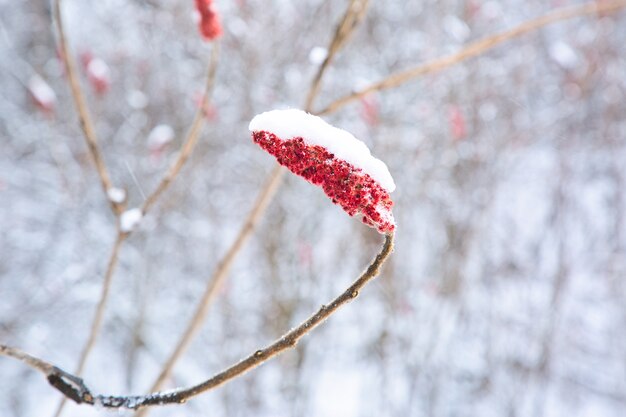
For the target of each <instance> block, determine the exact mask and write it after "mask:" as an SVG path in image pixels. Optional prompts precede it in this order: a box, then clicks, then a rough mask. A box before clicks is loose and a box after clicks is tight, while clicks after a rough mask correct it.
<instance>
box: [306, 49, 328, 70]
mask: <svg viewBox="0 0 626 417" xmlns="http://www.w3.org/2000/svg"><path fill="white" fill-rule="evenodd" d="M327 56H328V50H327V49H326V48H322V47H321V46H316V47H314V48H313V49H311V52H309V62H310V63H311V64H314V65H320V64H321V63H322V62H324V60H325V59H326V57H327Z"/></svg>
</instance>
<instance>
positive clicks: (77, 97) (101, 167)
mask: <svg viewBox="0 0 626 417" xmlns="http://www.w3.org/2000/svg"><path fill="white" fill-rule="evenodd" d="M61 1H62V0H55V1H54V20H55V22H56V27H57V33H58V36H59V48H60V50H61V54H60V55H61V59H62V60H63V63H64V65H65V70H66V71H67V78H68V81H69V83H70V89H71V90H72V97H73V99H74V104H75V105H76V111H77V113H78V119H79V121H80V127H81V128H82V130H83V133H84V135H85V140H86V142H87V147H88V148H89V153H90V154H91V157H92V159H93V162H94V164H95V165H96V171H97V172H98V177H99V178H100V184H101V186H102V189H103V191H104V195H105V197H106V199H107V201H108V202H109V205H110V206H111V210H113V213H114V214H115V215H116V216H119V214H120V213H121V212H122V209H123V206H122V205H120V204H119V203H117V202H115V201H113V200H112V199H111V198H109V197H108V191H109V190H110V189H112V188H113V184H112V182H111V178H110V176H109V172H108V170H107V167H106V164H105V162H104V159H103V157H102V152H101V151H100V147H99V146H98V137H97V134H96V129H95V127H94V125H93V122H92V120H91V115H90V114H89V108H88V107H87V101H86V100H85V96H84V94H83V91H82V89H81V86H80V81H79V79H78V75H77V74H76V64H75V62H74V58H73V57H72V55H71V53H70V48H69V46H68V42H67V38H66V36H65V28H64V25H63V16H62V13H61Z"/></svg>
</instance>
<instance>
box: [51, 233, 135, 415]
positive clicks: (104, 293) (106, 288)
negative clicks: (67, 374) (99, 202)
mask: <svg viewBox="0 0 626 417" xmlns="http://www.w3.org/2000/svg"><path fill="white" fill-rule="evenodd" d="M127 236H128V234H127V233H123V232H121V231H120V230H119V229H117V237H116V238H115V243H114V244H113V249H112V250H111V255H110V256H109V262H108V263H107V269H106V272H105V274H104V280H103V281H102V288H101V290H100V299H99V300H98V306H97V307H96V312H95V313H94V316H93V320H92V321H91V327H90V330H89V337H88V338H87V342H85V345H84V346H83V350H82V351H81V353H80V357H79V359H78V364H77V365H76V369H75V370H74V374H75V375H77V376H80V375H82V373H83V370H84V369H85V364H86V363H87V358H89V355H90V353H91V351H92V350H93V348H94V346H95V344H96V339H97V338H98V334H100V329H101V328H102V320H103V318H104V312H105V311H106V305H107V302H108V300H109V292H110V290H111V282H112V281H113V272H115V267H116V265H117V261H118V259H119V253H120V248H121V247H122V243H123V242H124V240H125V239H126V237H127ZM65 402H66V399H65V398H63V399H62V400H61V402H60V403H59V406H58V407H57V410H56V412H55V413H54V416H55V417H59V416H60V415H61V414H62V413H63V409H64V407H65Z"/></svg>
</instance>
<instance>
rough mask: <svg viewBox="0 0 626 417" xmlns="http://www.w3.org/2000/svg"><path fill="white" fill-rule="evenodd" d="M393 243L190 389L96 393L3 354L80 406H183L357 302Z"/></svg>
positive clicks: (3, 349) (8, 351)
mask: <svg viewBox="0 0 626 417" xmlns="http://www.w3.org/2000/svg"><path fill="white" fill-rule="evenodd" d="M393 242H394V235H393V234H388V235H386V236H385V242H384V244H383V246H382V248H381V250H380V252H379V253H378V254H377V255H376V257H375V258H374V259H373V260H372V262H371V264H370V265H369V266H368V267H367V269H366V270H365V272H363V273H362V274H361V276H360V277H359V278H357V279H356V281H354V282H353V283H352V285H350V286H349V287H348V288H347V289H346V290H345V291H343V292H342V293H341V294H340V295H339V296H337V297H336V298H335V299H333V300H332V301H331V302H330V303H328V304H327V305H322V307H320V309H319V310H318V311H317V312H316V313H314V314H313V315H312V316H310V317H309V318H308V319H306V320H305V321H303V322H302V323H300V324H299V325H298V326H297V327H295V328H293V329H292V330H290V331H289V332H287V333H286V334H285V335H284V336H282V337H281V338H279V339H277V340H275V341H274V342H273V343H271V344H269V345H267V346H266V347H265V348H263V349H259V350H256V351H255V352H253V353H252V354H250V355H249V356H248V357H246V358H245V359H243V360H241V361H240V362H238V363H236V364H234V365H232V366H230V367H229V368H227V369H225V370H224V371H222V372H219V373H217V374H215V375H214V376H213V377H211V378H209V379H207V380H206V381H204V382H202V383H200V384H197V385H194V386H192V387H190V388H184V389H176V390H172V391H166V392H154V393H151V394H147V395H131V396H125V395H100V394H94V393H92V392H91V390H90V389H89V388H88V387H87V386H86V385H85V383H84V382H83V380H82V379H81V378H79V377H77V376H75V375H72V374H70V373H67V372H65V371H63V370H62V369H60V368H58V367H56V366H54V365H52V364H50V363H48V362H45V361H43V360H41V359H39V358H35V357H33V356H31V355H28V354H27V353H24V352H22V351H20V350H18V349H15V348H11V347H8V346H5V345H2V344H0V354H3V355H6V356H10V357H12V358H15V359H18V360H20V361H22V362H24V363H25V364H27V365H28V366H31V367H32V368H34V369H37V370H38V371H40V372H42V373H43V374H45V375H46V377H47V379H48V382H49V383H50V384H51V385H52V386H54V387H55V388H56V389H58V390H59V391H60V392H62V393H63V394H64V395H65V396H66V397H67V398H70V399H71V400H73V401H75V402H77V403H79V404H90V405H97V406H101V407H106V408H128V409H138V408H141V407H148V406H154V405H165V404H175V403H184V402H186V401H187V400H189V399H190V398H192V397H195V396H196V395H199V394H201V393H203V392H206V391H209V390H211V389H213V388H216V387H218V386H220V385H223V384H225V383H227V382H229V381H231V380H233V379H234V378H236V377H237V376H239V375H241V374H243V373H245V372H247V371H249V370H251V369H253V368H256V367H257V366H259V365H261V364H263V363H264V362H266V361H268V360H269V359H271V358H273V357H275V356H277V355H279V354H280V353H281V352H283V351H285V350H287V349H289V348H292V347H295V346H296V345H297V343H298V341H299V340H300V339H301V338H302V337H304V336H305V335H306V334H307V333H309V332H310V331H311V330H313V329H314V328H315V327H317V326H318V325H320V324H321V323H323V322H324V321H325V320H326V319H328V317H330V316H331V315H332V314H333V313H335V312H336V311H337V310H339V308H340V307H342V306H343V305H345V304H346V303H348V302H349V301H351V300H353V299H355V298H356V297H357V296H358V295H359V292H360V291H361V289H362V288H363V287H364V286H365V285H366V284H367V283H368V282H369V281H371V280H372V279H373V278H375V277H376V276H377V275H378V274H379V273H380V268H381V267H382V265H383V264H384V262H385V261H386V260H387V258H388V257H389V255H390V254H391V253H392V252H393Z"/></svg>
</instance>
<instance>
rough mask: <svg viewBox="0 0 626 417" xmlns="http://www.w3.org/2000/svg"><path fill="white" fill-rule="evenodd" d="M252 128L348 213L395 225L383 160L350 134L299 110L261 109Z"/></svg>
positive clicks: (384, 227) (387, 228)
mask: <svg viewBox="0 0 626 417" xmlns="http://www.w3.org/2000/svg"><path fill="white" fill-rule="evenodd" d="M263 126H265V127H268V129H263V128H262V127H263ZM272 127H273V128H274V129H271V128H272ZM250 130H251V131H252V138H253V140H254V142H255V143H257V144H258V145H259V146H261V148H263V149H264V150H266V151H267V152H269V153H270V154H272V155H274V156H275V157H276V159H277V160H278V163H280V164H281V165H283V166H285V167H287V168H288V169H289V170H290V171H291V172H293V173H294V174H297V175H300V176H301V177H303V178H305V179H306V180H308V181H309V182H311V183H313V184H315V185H317V186H320V187H321V188H322V189H323V190H324V192H325V193H326V195H327V196H328V197H330V199H331V200H332V201H333V203H335V204H338V205H340V206H341V207H342V208H343V209H344V210H345V211H346V212H347V213H348V214H349V215H350V216H356V215H361V216H362V220H363V222H364V223H365V224H367V225H369V226H371V227H374V228H376V229H378V231H379V232H380V233H391V232H393V231H394V230H395V228H396V224H395V220H394V218H393V214H392V212H391V209H392V207H393V201H392V200H391V197H390V196H389V189H393V187H395V186H394V185H393V179H392V178H391V175H390V174H389V172H388V171H387V167H386V166H385V165H384V163H383V162H382V161H379V160H377V159H376V158H374V157H372V156H371V154H370V153H369V150H368V149H367V147H366V146H365V144H363V143H362V142H361V141H359V140H358V139H356V138H354V136H352V135H350V134H349V133H347V132H345V131H343V130H341V129H337V128H335V127H333V126H330V125H329V124H327V123H326V122H324V121H323V120H322V119H320V118H319V117H315V116H312V115H310V114H307V113H304V112H302V111H300V110H275V111H272V112H267V113H263V114H261V115H259V116H257V117H255V119H253V121H252V122H251V124H250ZM276 132H280V133H282V137H281V136H279V134H277V133H276ZM299 133H300V134H299ZM307 133H308V134H309V135H307ZM322 138H323V139H322ZM324 140H327V141H329V142H324ZM320 143H326V144H327V145H328V146H323V145H321V144H320ZM329 147H330V148H332V150H331V149H329ZM364 151H366V152H364ZM337 153H341V154H343V156H344V157H343V158H342V157H339V156H338V155H337ZM364 167H369V168H370V172H366V169H364ZM370 174H372V175H370ZM373 176H374V177H377V179H379V178H380V179H382V181H380V180H377V179H374V178H373ZM381 183H384V184H385V185H386V187H384V186H383V185H381Z"/></svg>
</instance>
